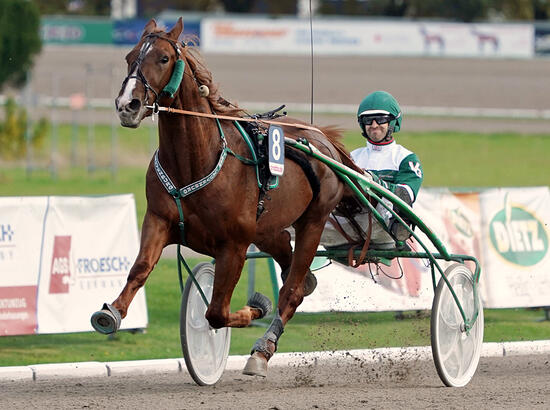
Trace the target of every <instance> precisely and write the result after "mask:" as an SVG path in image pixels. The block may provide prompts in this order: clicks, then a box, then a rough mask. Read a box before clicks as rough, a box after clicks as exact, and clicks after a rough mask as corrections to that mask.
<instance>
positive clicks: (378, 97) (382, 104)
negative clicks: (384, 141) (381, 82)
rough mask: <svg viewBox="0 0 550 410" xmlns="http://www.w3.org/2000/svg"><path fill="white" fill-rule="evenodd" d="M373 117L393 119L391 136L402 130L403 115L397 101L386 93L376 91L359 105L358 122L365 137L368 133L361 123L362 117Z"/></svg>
mask: <svg viewBox="0 0 550 410" xmlns="http://www.w3.org/2000/svg"><path fill="white" fill-rule="evenodd" d="M372 115H390V116H392V117H393V119H392V120H391V121H390V131H389V134H390V135H391V133H393V132H398V131H399V130H400V129H401V121H402V119H403V113H402V112H401V108H400V107H399V104H398V103H397V100H396V99H395V98H394V97H393V95H391V94H390V93H388V92H386V91H375V92H373V93H371V94H369V95H367V96H366V97H365V98H364V99H363V101H361V104H359V108H358V109H357V120H358V121H359V126H360V127H361V130H362V131H363V135H366V133H365V127H364V125H363V123H362V122H361V117H363V116H372Z"/></svg>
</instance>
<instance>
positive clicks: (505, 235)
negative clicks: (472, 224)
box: [489, 197, 548, 267]
mask: <svg viewBox="0 0 550 410" xmlns="http://www.w3.org/2000/svg"><path fill="white" fill-rule="evenodd" d="M489 236H490V239H491V244H492V246H493V248H494V249H495V250H496V252H497V253H498V254H499V255H500V256H502V257H503V258H504V259H505V260H506V261H508V262H511V263H513V264H516V265H520V266H524V267H529V266H533V265H536V264H537V263H539V262H541V261H542V260H543V259H544V257H545V256H546V254H547V252H548V235H547V232H546V229H545V228H544V225H543V224H542V222H541V221H540V220H539V219H538V218H537V216H536V215H535V213H534V212H531V211H529V210H527V209H525V208H524V207H522V206H518V205H513V204H511V203H510V202H509V201H508V197H506V199H505V206H504V208H503V209H501V210H500V211H498V212H497V213H496V214H495V216H494V217H493V218H492V220H491V222H490V225H489Z"/></svg>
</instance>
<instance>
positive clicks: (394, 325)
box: [0, 260, 550, 366]
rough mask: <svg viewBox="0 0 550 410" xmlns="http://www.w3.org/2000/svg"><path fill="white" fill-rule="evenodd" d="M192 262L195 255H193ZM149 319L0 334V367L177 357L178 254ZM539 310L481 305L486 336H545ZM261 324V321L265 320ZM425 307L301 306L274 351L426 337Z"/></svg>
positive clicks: (156, 291) (264, 275) (155, 290)
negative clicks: (136, 326) (107, 327)
mask: <svg viewBox="0 0 550 410" xmlns="http://www.w3.org/2000/svg"><path fill="white" fill-rule="evenodd" d="M190 262H191V264H192V265H194V264H195V263H197V262H198V261H197V260H192V261H190ZM257 267H258V269H257V273H256V283H257V285H258V286H257V288H256V290H258V291H260V292H262V293H263V294H265V295H269V296H271V295H272V289H271V286H270V281H269V276H268V271H267V267H266V264H265V262H263V261H259V262H258V263H257ZM247 272H248V271H247V266H245V269H244V270H243V276H242V278H241V281H240V282H239V284H238V285H237V288H236V290H235V294H234V297H233V300H232V309H233V310H235V309H238V308H240V307H242V306H243V305H244V304H245V301H246V298H247V296H246V294H247V279H248V274H247ZM146 295H147V307H148V311H149V326H148V328H147V330H146V332H145V333H137V334H131V333H129V332H119V333H118V334H117V335H116V336H115V337H114V338H109V337H107V336H102V335H99V334H96V333H71V334H56V335H28V336H4V337H0V366H17V365H28V364H36V363H58V362H80V361H118V360H136V359H162V358H173V357H181V347H180V339H179V310H180V298H181V294H180V290H179V284H178V279H177V269H176V264H175V261H172V260H161V261H160V262H159V264H158V265H157V267H156V268H155V270H154V271H153V273H152V274H151V276H150V278H149V280H148V282H147V284H146ZM543 317H544V314H543V312H542V311H541V310H527V309H504V310H493V309H486V310H485V339H484V340H485V341H486V342H501V341H510V340H537V339H546V338H548V334H550V321H545V322H539V321H538V320H539V319H542V318H543ZM264 323H265V322H264ZM429 329H430V323H429V317H428V315H427V314H422V315H420V316H417V315H416V312H408V314H407V315H406V319H405V320H399V321H398V320H395V314H394V313H393V312H381V313H324V314H310V313H308V314H306V313H298V314H296V316H295V317H294V318H293V319H292V320H291V321H290V322H289V324H288V325H287V326H286V328H285V333H284V334H283V336H282V337H281V340H280V343H279V350H278V351H279V352H292V351H320V350H342V349H359V348H377V347H399V346H426V345H429V344H430V331H429ZM264 332H265V327H262V326H251V327H249V328H244V329H233V331H232V339H231V350H230V354H248V353H249V352H250V348H251V347H252V345H253V344H254V342H255V341H256V339H257V338H258V337H260V336H262V335H263V333H264Z"/></svg>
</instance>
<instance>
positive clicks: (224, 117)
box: [145, 104, 325, 135]
mask: <svg viewBox="0 0 550 410" xmlns="http://www.w3.org/2000/svg"><path fill="white" fill-rule="evenodd" d="M145 108H149V109H152V110H153V114H158V113H159V112H167V113H173V114H182V115H192V116H195V117H205V118H214V119H216V120H230V121H244V122H262V123H264V124H273V125H281V126H287V127H295V128H301V129H304V130H311V131H316V132H319V133H321V134H323V135H325V134H324V133H323V131H321V130H320V129H319V128H317V127H313V126H311V125H306V124H298V123H289V122H282V121H272V120H263V119H261V118H242V117H232V116H229V115H218V114H208V113H204V112H196V111H187V110H180V109H178V108H172V107H160V106H159V105H158V104H153V105H147V106H146V107H145Z"/></svg>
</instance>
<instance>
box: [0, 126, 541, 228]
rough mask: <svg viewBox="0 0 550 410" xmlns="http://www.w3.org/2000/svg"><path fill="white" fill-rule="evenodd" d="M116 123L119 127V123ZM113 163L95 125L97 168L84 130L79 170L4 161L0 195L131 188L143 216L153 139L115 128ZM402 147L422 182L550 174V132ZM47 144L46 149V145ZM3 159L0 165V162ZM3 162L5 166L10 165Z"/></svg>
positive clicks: (446, 135) (469, 183)
mask: <svg viewBox="0 0 550 410" xmlns="http://www.w3.org/2000/svg"><path fill="white" fill-rule="evenodd" d="M119 128H120V127H119ZM71 132H72V129H71V127H70V126H68V125H67V126H60V127H59V134H60V137H59V144H58V146H59V153H60V157H61V158H70V155H71V154H70V151H71V149H70V146H71V138H72V137H71ZM118 134H119V135H118V143H117V146H118V157H119V159H118V164H119V167H118V169H117V172H116V174H115V176H114V177H113V175H112V171H111V169H110V168H109V167H108V165H109V163H108V161H109V160H110V158H111V153H110V138H111V128H110V127H108V126H97V127H96V129H95V141H96V149H97V151H98V152H102V153H103V154H102V155H99V154H96V157H98V158H102V159H103V166H104V167H103V168H98V169H97V170H96V171H95V172H93V173H89V172H88V171H87V167H86V160H85V158H86V153H85V147H86V138H87V128H85V127H81V128H80V130H79V134H78V135H79V142H78V144H77V146H78V147H79V149H80V151H78V152H79V156H78V157H79V158H80V160H79V161H78V162H77V165H78V166H77V167H76V168H72V167H69V165H70V161H68V160H66V161H59V162H63V163H64V165H63V166H61V167H60V168H59V171H58V174H57V178H56V179H52V178H51V176H50V172H49V170H48V168H47V167H45V165H44V167H43V168H42V169H41V170H35V171H33V172H32V173H31V174H30V175H29V174H28V173H27V172H26V171H25V169H24V167H21V166H19V167H14V166H12V165H11V164H6V166H4V167H0V195H1V196H9V195H98V194H112V193H133V194H134V195H135V198H136V205H137V212H138V221H141V220H142V219H143V215H144V214H145V207H146V203H145V171H146V168H147V165H148V163H149V159H150V156H151V150H152V148H154V147H153V145H152V144H153V143H152V142H151V135H150V130H149V127H148V126H146V127H140V128H138V129H136V130H130V129H126V128H120V129H119V130H118ZM396 137H397V140H398V142H399V143H400V144H402V145H404V146H405V147H407V148H409V149H410V150H412V151H414V152H415V153H416V154H417V155H418V156H419V158H420V160H421V162H422V166H423V169H424V185H423V186H425V187H438V186H441V187H453V188H461V187H491V186H507V187H510V186H539V185H543V186H549V185H550V175H549V174H548V173H547V172H545V170H546V169H547V168H548V158H549V157H550V134H548V135H520V134H466V133H460V132H429V133H406V132H400V133H399V134H397V136H396ZM344 141H345V144H346V146H347V147H348V149H350V150H352V149H354V148H357V147H359V146H362V145H364V143H365V139H364V138H363V137H362V136H361V135H360V134H359V133H358V132H347V133H345V140H344ZM49 144H50V142H49V141H47V142H46V144H45V148H47V147H49V146H50V145H49ZM1 165H2V163H1V162H0V166H1ZM8 165H9V166H8Z"/></svg>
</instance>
